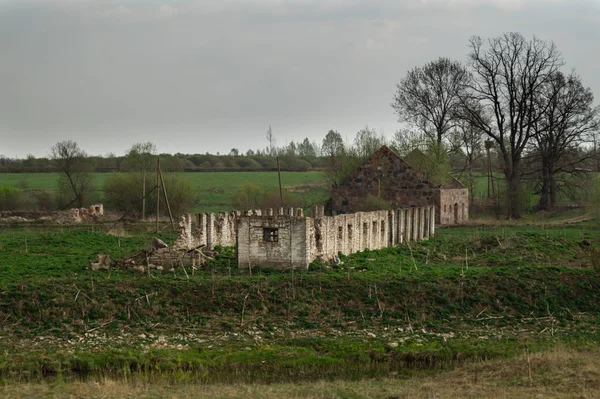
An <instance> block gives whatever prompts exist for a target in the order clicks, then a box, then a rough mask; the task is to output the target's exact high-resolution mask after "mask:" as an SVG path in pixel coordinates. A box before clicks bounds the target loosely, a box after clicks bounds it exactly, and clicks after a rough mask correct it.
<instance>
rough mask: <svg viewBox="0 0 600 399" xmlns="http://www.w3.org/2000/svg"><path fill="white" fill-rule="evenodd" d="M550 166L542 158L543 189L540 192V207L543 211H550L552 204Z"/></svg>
mask: <svg viewBox="0 0 600 399" xmlns="http://www.w3.org/2000/svg"><path fill="white" fill-rule="evenodd" d="M550 179H551V176H550V167H549V165H548V163H547V162H546V161H545V160H542V189H541V192H540V201H539V202H538V206H537V207H538V209H539V210H541V211H549V210H550V207H551V206H552V204H551V198H550V195H551V190H552V188H551V183H550Z"/></svg>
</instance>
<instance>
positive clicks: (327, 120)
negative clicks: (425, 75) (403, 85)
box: [0, 0, 600, 157]
mask: <svg viewBox="0 0 600 399" xmlns="http://www.w3.org/2000/svg"><path fill="white" fill-rule="evenodd" d="M507 31H518V32H521V33H523V34H524V35H526V36H528V37H531V36H532V35H536V36H537V37H539V38H541V39H544V40H553V41H554V42H555V43H556V44H557V46H558V48H559V50H560V51H561V52H562V53H563V56H564V59H565V61H566V63H567V65H566V67H565V70H570V69H575V70H576V71H577V72H578V73H579V74H580V75H581V77H582V80H583V82H584V84H585V85H586V86H589V87H591V88H592V90H593V91H594V93H595V94H596V95H597V97H599V98H600V74H598V65H599V64H600V51H599V49H600V2H599V1H597V0H581V1H578V0H568V1H567V0H545V1H542V0H538V1H536V0H506V1H502V0H414V1H412V0H405V1H402V0H364V1H359V0H306V1H300V0H246V1H244V0H220V1H219V0H206V1H194V0H188V1H184V0H180V1H168V0H162V1H149V0H146V1H142V0H115V1H112V0H110V1H108V0H107V1H103V0H94V1H92V0H46V1H31V0H19V1H12V0H0V138H1V141H0V154H4V155H5V156H9V157H24V156H25V155H27V154H28V153H32V154H34V155H36V156H43V155H47V154H48V152H49V148H50V147H51V146H52V145H53V144H54V143H56V142H57V141H60V140H67V139H72V140H76V141H77V142H78V143H79V144H80V145H81V147H82V148H84V149H85V150H86V151H87V152H88V153H91V154H106V153H108V152H114V153H116V154H123V153H124V152H125V151H126V149H128V148H129V147H130V146H131V145H132V144H133V143H135V142H138V141H152V142H154V143H155V144H156V145H157V147H158V149H159V151H161V152H171V153H175V152H182V153H204V152H206V151H209V152H213V153H214V152H217V151H220V152H221V153H223V152H228V151H229V150H230V149H231V148H232V147H236V148H239V149H240V150H242V151H246V150H247V149H248V148H253V149H256V148H259V147H260V148H264V147H265V146H266V145H267V141H266V138H265V134H266V131H267V129H268V127H269V125H271V126H272V128H273V133H274V136H275V138H276V140H277V144H278V145H283V144H286V143H288V142H289V141H291V140H294V141H299V140H302V139H303V138H304V137H309V138H310V139H311V140H316V141H318V142H321V140H322V138H323V137H324V135H325V134H326V133H327V131H328V130H329V129H336V130H338V131H339V132H340V133H342V135H343V136H344V137H346V138H347V139H348V140H352V139H353V137H354V135H355V134H356V132H357V131H358V130H359V129H361V128H362V127H364V126H365V125H369V126H370V127H372V128H375V129H376V130H377V131H379V132H382V133H383V134H384V135H386V136H387V137H388V138H389V137H391V136H392V135H393V134H394V132H395V131H396V130H397V129H398V128H399V127H400V125H399V124H398V122H397V121H396V117H395V115H394V114H393V111H392V108H391V107H390V105H389V104H390V102H391V99H392V96H393V93H394V90H395V85H396V83H397V82H398V81H399V80H400V79H401V78H402V77H403V76H404V75H405V74H406V72H407V71H408V70H409V69H411V68H413V67H415V66H419V65H422V64H424V63H425V62H428V61H431V60H434V59H437V58H438V57H440V56H445V57H450V58H452V59H456V60H459V61H464V60H465V59H466V55H467V52H468V49H467V44H468V39H469V37H470V36H472V35H479V36H482V37H484V38H487V37H493V36H497V35H499V34H501V33H503V32H507Z"/></svg>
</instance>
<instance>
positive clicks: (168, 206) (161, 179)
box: [158, 169, 175, 230]
mask: <svg viewBox="0 0 600 399" xmlns="http://www.w3.org/2000/svg"><path fill="white" fill-rule="evenodd" d="M158 173H159V174H160V182H161V184H162V189H163V194H164V195H165V203H166V204H167V210H168V211H169V220H171V227H172V228H173V230H175V223H173V214H172V213H171V205H169V198H168V197H167V188H166V187H165V179H164V178H163V175H162V171H161V170H160V169H159V170H158Z"/></svg>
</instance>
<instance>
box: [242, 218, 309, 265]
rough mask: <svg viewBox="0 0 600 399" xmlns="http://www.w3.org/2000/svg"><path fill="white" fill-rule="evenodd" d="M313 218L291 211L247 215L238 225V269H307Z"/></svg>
mask: <svg viewBox="0 0 600 399" xmlns="http://www.w3.org/2000/svg"><path fill="white" fill-rule="evenodd" d="M313 232H314V222H313V219H312V218H309V217H304V215H303V214H302V212H299V213H298V212H294V210H293V209H290V210H288V211H286V212H285V214H282V212H277V214H276V215H275V214H274V213H273V212H268V213H267V214H266V215H262V212H261V214H256V213H253V214H252V215H249V214H248V212H246V214H245V215H244V216H241V217H240V218H239V223H238V231H237V233H238V234H237V235H238V240H237V243H238V250H237V253H238V267H239V268H252V267H253V266H256V265H260V266H267V267H273V268H281V269H289V268H295V269H296V268H306V267H307V266H308V264H309V263H310V262H312V258H311V248H312V233H313Z"/></svg>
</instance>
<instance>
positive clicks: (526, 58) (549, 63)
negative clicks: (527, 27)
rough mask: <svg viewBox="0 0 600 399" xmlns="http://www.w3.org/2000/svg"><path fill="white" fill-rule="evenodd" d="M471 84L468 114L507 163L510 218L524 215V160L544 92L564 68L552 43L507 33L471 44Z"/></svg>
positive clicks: (505, 166)
mask: <svg viewBox="0 0 600 399" xmlns="http://www.w3.org/2000/svg"><path fill="white" fill-rule="evenodd" d="M469 47H470V49H471V51H470V53H469V66H470V68H471V71H472V73H473V81H472V83H471V84H470V85H469V89H470V93H469V96H468V97H465V98H464V100H463V105H464V108H463V110H464V116H465V117H466V118H467V119H468V120H469V122H470V123H472V124H473V126H474V127H476V128H477V129H479V130H481V131H482V132H483V133H485V134H486V135H487V136H489V137H490V138H491V139H492V140H493V141H495V142H496V144H497V147H498V150H499V151H500V153H501V155H502V159H503V161H504V175H505V177H506V183H507V193H506V194H507V204H508V209H507V213H508V217H509V218H519V217H520V216H521V161H522V156H523V151H524V150H525V149H526V147H527V145H528V143H529V141H530V139H531V138H532V137H533V135H534V132H535V126H536V124H538V123H539V122H540V120H541V118H542V115H543V113H544V112H545V109H543V108H540V107H538V106H537V104H536V99H537V96H538V94H539V92H540V90H542V88H543V87H544V86H545V85H546V84H547V83H548V82H549V81H550V79H552V76H553V75H554V73H555V72H556V71H557V70H558V68H560V66H562V64H563V62H562V58H561V55H560V53H559V52H558V50H557V49H556V46H555V45H554V43H552V42H546V41H542V40H540V39H538V38H535V37H534V38H533V39H531V40H527V39H526V38H525V37H523V36H522V35H521V34H519V33H505V34H503V35H501V36H499V37H496V38H492V39H489V40H487V41H484V40H483V39H481V38H480V37H473V38H471V40H470V42H469Z"/></svg>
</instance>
